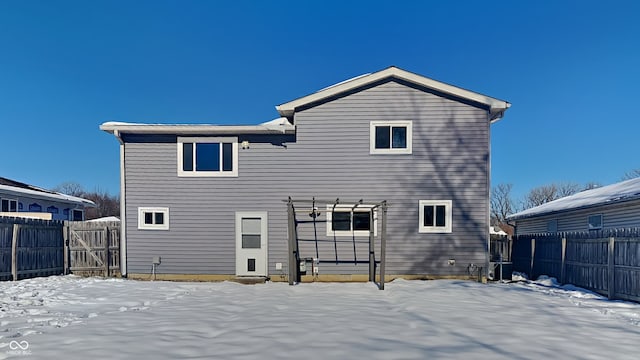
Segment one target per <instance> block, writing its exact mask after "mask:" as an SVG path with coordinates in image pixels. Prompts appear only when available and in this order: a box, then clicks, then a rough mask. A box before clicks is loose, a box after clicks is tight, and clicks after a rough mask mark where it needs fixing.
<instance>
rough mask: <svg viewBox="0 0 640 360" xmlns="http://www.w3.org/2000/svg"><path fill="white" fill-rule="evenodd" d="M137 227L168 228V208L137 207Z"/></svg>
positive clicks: (145, 228) (141, 228) (147, 228)
mask: <svg viewBox="0 0 640 360" xmlns="http://www.w3.org/2000/svg"><path fill="white" fill-rule="evenodd" d="M138 229H140V230H169V208H166V207H139V208H138Z"/></svg>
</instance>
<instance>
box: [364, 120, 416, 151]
mask: <svg viewBox="0 0 640 360" xmlns="http://www.w3.org/2000/svg"><path fill="white" fill-rule="evenodd" d="M411 125H412V123H411V121H371V122H370V125H369V141H370V145H369V146H370V147H369V153H370V154H411V148H412V136H413V134H412V126H411Z"/></svg>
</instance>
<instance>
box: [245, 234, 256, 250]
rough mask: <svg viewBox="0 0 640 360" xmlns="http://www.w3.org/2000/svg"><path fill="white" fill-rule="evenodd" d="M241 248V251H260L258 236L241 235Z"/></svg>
mask: <svg viewBox="0 0 640 360" xmlns="http://www.w3.org/2000/svg"><path fill="white" fill-rule="evenodd" d="M242 248H243V249H260V234H258V235H247V234H242Z"/></svg>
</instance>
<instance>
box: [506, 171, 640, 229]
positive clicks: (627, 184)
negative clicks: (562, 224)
mask: <svg viewBox="0 0 640 360" xmlns="http://www.w3.org/2000/svg"><path fill="white" fill-rule="evenodd" d="M635 199H640V178H635V179H631V180H626V181H622V182H619V183H615V184H611V185H607V186H603V187H600V188H595V189H591V190H585V191H582V192H579V193H577V194H574V195H570V196H566V197H563V198H560V199H557V200H554V201H550V202H548V203H546V204H542V205H540V206H536V207H533V208H530V209H527V210H524V211H520V212H519V213H515V214H513V215H509V216H508V217H507V220H518V219H524V218H529V217H533V216H540V215H546V214H550V213H557V212H562V211H568V210H575V209H582V208H588V207H593V206H598V205H604V204H612V203H617V202H623V201H629V200H635Z"/></svg>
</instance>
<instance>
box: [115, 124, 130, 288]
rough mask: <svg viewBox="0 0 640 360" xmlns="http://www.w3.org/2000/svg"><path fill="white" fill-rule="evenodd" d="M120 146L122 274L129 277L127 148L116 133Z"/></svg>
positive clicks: (118, 133) (116, 132)
mask: <svg viewBox="0 0 640 360" xmlns="http://www.w3.org/2000/svg"><path fill="white" fill-rule="evenodd" d="M114 136H115V137H116V139H118V143H119V144H120V273H121V274H122V276H125V277H126V276H127V204H126V196H125V194H126V181H125V179H126V178H125V175H126V169H125V166H124V156H125V148H124V141H123V140H122V137H121V136H120V132H118V131H117V130H116V131H114Z"/></svg>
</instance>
